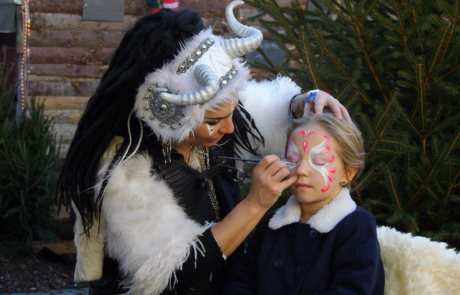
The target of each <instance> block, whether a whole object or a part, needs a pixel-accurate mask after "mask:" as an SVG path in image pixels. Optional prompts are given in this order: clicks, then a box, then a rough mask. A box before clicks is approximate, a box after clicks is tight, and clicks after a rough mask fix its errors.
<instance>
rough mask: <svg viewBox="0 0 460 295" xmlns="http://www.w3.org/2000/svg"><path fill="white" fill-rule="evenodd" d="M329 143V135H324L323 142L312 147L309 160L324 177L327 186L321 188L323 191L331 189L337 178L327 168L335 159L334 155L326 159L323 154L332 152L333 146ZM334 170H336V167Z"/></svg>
mask: <svg viewBox="0 0 460 295" xmlns="http://www.w3.org/2000/svg"><path fill="white" fill-rule="evenodd" d="M328 144H329V136H327V135H324V141H323V142H322V143H321V144H319V145H317V146H315V147H312V148H311V150H310V152H309V153H308V160H309V162H310V165H311V167H312V168H313V169H315V170H316V171H318V172H319V173H321V175H322V176H323V178H324V183H325V187H324V188H322V189H321V192H322V193H325V192H327V191H328V190H329V187H330V185H331V182H332V181H334V180H335V178H334V177H332V175H331V174H332V173H331V172H330V171H329V170H328V169H327V166H328V165H329V163H331V162H332V161H333V157H334V155H331V156H330V157H331V160H326V159H324V156H323V155H327V154H330V152H331V148H330V147H329V146H328ZM332 171H334V172H335V170H334V169H333V170H332Z"/></svg>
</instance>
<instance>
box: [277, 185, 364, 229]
mask: <svg viewBox="0 0 460 295" xmlns="http://www.w3.org/2000/svg"><path fill="white" fill-rule="evenodd" d="M355 210H356V203H355V201H353V200H352V198H351V196H350V191H349V190H348V189H347V188H343V189H341V190H340V192H339V193H338V194H337V196H335V197H334V199H332V201H331V202H330V203H329V204H326V205H324V207H323V208H321V209H320V210H319V211H318V212H317V213H316V214H315V215H313V216H312V217H311V218H310V220H308V221H307V224H309V225H310V226H311V227H312V228H314V229H316V230H317V231H319V232H320V233H328V232H330V231H331V230H332V229H333V228H334V227H335V226H336V225H337V224H338V223H339V222H340V221H341V220H342V219H343V218H344V217H345V216H347V215H348V214H350V213H352V212H353V211H355ZM300 214H301V208H300V203H299V202H298V201H297V199H296V198H295V197H294V196H291V197H290V198H289V200H288V201H287V203H286V205H284V206H283V207H281V208H279V209H278V210H277V211H276V213H275V215H273V217H272V218H271V219H270V222H269V223H268V226H269V227H270V228H271V229H274V230H276V229H279V228H281V227H283V226H285V225H288V224H292V223H295V222H299V220H300Z"/></svg>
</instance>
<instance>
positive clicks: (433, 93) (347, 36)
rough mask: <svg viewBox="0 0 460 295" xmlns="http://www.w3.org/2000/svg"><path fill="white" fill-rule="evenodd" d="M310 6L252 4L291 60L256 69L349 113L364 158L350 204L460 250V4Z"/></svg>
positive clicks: (345, 0) (360, 1) (361, 1)
mask: <svg viewBox="0 0 460 295" xmlns="http://www.w3.org/2000/svg"><path fill="white" fill-rule="evenodd" d="M306 1H307V2H306V3H305V0H303V2H300V0H298V1H293V2H292V5H291V7H280V6H279V5H278V4H277V3H276V1H273V0H249V1H247V2H248V3H249V4H251V5H253V6H254V7H257V8H258V10H259V11H260V12H261V13H260V14H259V15H257V16H255V17H253V19H255V18H257V20H259V22H260V23H261V24H262V26H263V27H264V28H265V30H266V31H267V33H266V34H265V35H266V37H265V39H271V40H274V41H275V42H277V43H278V44H279V46H281V47H282V48H283V49H284V51H285V52H286V54H287V59H286V60H285V62H284V63H283V64H281V65H277V66H274V65H273V64H271V63H270V62H269V61H268V60H267V62H268V66H265V65H262V64H260V63H257V64H255V65H253V66H255V67H258V68H260V69H263V70H265V71H267V72H269V73H271V74H273V75H274V74H276V73H281V74H283V75H286V76H289V77H291V78H292V79H293V80H295V81H296V82H297V83H298V85H300V86H301V87H302V88H303V89H305V90H309V89H317V88H319V89H322V90H324V91H326V92H329V93H331V95H333V96H334V97H336V98H337V99H339V100H340V101H341V102H342V104H343V105H344V106H346V107H347V109H348V110H349V112H350V114H351V116H352V117H353V120H354V121H355V122H358V124H359V125H360V129H361V130H362V132H363V135H364V139H365V147H366V152H367V155H366V169H365V171H364V174H363V175H362V176H361V178H360V179H359V181H358V183H357V184H356V185H355V186H354V187H353V191H352V196H353V197H354V198H355V200H356V201H357V203H358V205H360V206H362V207H364V208H365V209H367V210H369V211H370V212H372V213H373V214H374V216H375V217H376V219H377V222H378V224H379V225H388V226H391V227H395V228H397V229H398V230H401V231H404V232H411V233H413V234H417V235H423V236H426V237H429V238H431V239H433V240H435V241H444V242H447V243H449V244H450V245H451V246H454V247H456V248H457V249H460V157H459V156H460V154H459V146H460V128H459V124H458V122H459V119H460V101H459V98H460V93H459V88H460V85H459V83H458V81H460V60H459V59H460V42H459V41H460V3H459V2H460V0H398V1H396V0H306ZM309 2H311V3H312V4H313V5H314V7H315V9H314V10H307V9H306V7H308V4H309ZM305 4H306V5H305ZM263 15H268V16H270V18H266V17H265V18H263V19H262V18H260V17H261V16H263ZM267 19H270V20H267Z"/></svg>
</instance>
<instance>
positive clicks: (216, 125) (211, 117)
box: [187, 95, 238, 147]
mask: <svg viewBox="0 0 460 295" xmlns="http://www.w3.org/2000/svg"><path fill="white" fill-rule="evenodd" d="M232 97H233V100H231V101H229V102H226V103H222V104H220V105H219V107H220V108H218V109H216V110H215V111H208V112H207V113H206V114H205V117H204V120H203V123H202V124H201V125H200V126H199V127H198V128H196V129H195V130H194V131H193V132H192V133H191V134H190V136H189V138H188V140H187V142H188V143H190V144H192V145H199V146H204V147H211V146H213V145H215V144H216V142H217V141H219V140H220V139H221V138H222V137H223V136H224V135H225V134H230V133H233V131H234V126H233V120H232V117H233V111H234V109H235V107H236V106H237V105H238V97H236V96H233V95H232Z"/></svg>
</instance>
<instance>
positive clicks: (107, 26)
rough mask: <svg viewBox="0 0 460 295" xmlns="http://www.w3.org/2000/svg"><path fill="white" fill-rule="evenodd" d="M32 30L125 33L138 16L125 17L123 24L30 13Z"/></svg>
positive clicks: (55, 14)
mask: <svg viewBox="0 0 460 295" xmlns="http://www.w3.org/2000/svg"><path fill="white" fill-rule="evenodd" d="M30 18H31V24H30V27H31V29H32V30H79V31H123V32H125V31H127V30H128V29H129V28H130V27H132V26H133V25H134V23H135V22H136V21H137V20H138V19H139V18H140V16H133V15H125V18H124V21H123V22H109V21H82V20H81V15H77V14H63V13H39V12H37V13H32V14H31V17H30Z"/></svg>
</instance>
